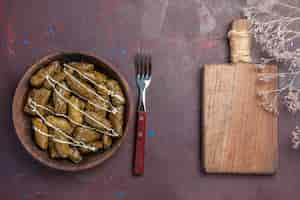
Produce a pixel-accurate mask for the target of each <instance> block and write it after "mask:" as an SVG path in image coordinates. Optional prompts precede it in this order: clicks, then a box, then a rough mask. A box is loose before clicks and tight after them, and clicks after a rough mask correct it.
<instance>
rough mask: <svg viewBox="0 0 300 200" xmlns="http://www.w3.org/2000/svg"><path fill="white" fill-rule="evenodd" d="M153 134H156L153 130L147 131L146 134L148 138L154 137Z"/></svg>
mask: <svg viewBox="0 0 300 200" xmlns="http://www.w3.org/2000/svg"><path fill="white" fill-rule="evenodd" d="M155 135H156V133H155V131H154V130H150V131H148V136H149V137H150V138H152V137H154V136H155Z"/></svg>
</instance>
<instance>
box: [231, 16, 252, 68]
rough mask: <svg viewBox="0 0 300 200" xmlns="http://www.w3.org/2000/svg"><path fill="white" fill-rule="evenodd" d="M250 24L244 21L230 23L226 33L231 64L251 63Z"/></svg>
mask: <svg viewBox="0 0 300 200" xmlns="http://www.w3.org/2000/svg"><path fill="white" fill-rule="evenodd" d="M249 27H250V22H249V21H248V20H246V19H238V20H234V21H233V22H232V28H231V30H230V31H229V32H228V38H229V45H230V59H231V62H232V63H239V62H242V63H251V62H252V59H251V34H250V32H249Z"/></svg>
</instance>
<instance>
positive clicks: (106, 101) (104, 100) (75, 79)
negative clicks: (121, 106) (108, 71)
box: [64, 70, 115, 112]
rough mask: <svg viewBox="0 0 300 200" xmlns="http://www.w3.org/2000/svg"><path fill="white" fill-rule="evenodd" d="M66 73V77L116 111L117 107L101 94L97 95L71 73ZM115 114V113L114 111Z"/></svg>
mask: <svg viewBox="0 0 300 200" xmlns="http://www.w3.org/2000/svg"><path fill="white" fill-rule="evenodd" d="M64 73H65V74H66V75H68V76H69V77H70V78H71V79H72V80H73V81H75V82H76V83H78V84H79V85H81V86H82V87H84V88H85V89H86V90H87V91H88V92H90V93H92V94H93V95H95V96H96V97H97V98H98V99H100V100H101V101H103V102H105V103H107V104H109V106H110V107H112V109H115V107H114V106H113V105H112V104H111V103H110V102H109V101H108V100H106V99H104V98H103V97H101V96H100V95H99V94H97V93H96V92H95V91H94V90H92V89H91V88H88V87H87V86H86V85H84V84H83V83H82V82H81V81H80V80H78V79H77V78H75V77H74V76H73V75H72V74H70V73H69V72H67V71H65V70H64ZM114 112H115V111H114Z"/></svg>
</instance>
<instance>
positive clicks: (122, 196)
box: [117, 191, 125, 199]
mask: <svg viewBox="0 0 300 200" xmlns="http://www.w3.org/2000/svg"><path fill="white" fill-rule="evenodd" d="M117 197H118V198H119V199H123V198H124V197H125V192H121V191H120V192H117Z"/></svg>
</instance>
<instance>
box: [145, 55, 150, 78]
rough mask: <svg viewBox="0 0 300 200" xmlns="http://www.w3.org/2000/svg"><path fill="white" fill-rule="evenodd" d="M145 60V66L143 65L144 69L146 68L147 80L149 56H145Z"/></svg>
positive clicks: (147, 76) (147, 75)
mask: <svg viewBox="0 0 300 200" xmlns="http://www.w3.org/2000/svg"><path fill="white" fill-rule="evenodd" d="M145 60H146V64H145V68H146V73H145V74H146V78H147V79H148V78H149V55H146V56H145Z"/></svg>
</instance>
